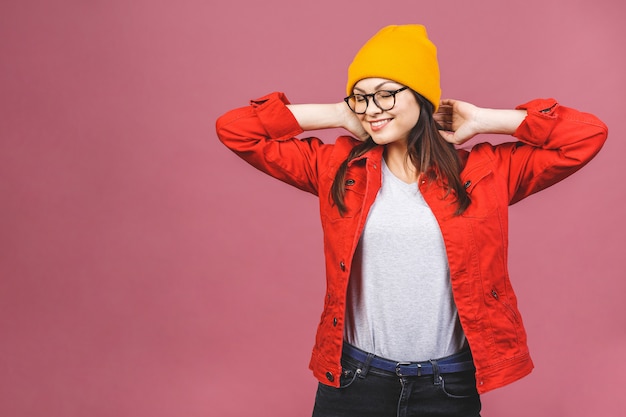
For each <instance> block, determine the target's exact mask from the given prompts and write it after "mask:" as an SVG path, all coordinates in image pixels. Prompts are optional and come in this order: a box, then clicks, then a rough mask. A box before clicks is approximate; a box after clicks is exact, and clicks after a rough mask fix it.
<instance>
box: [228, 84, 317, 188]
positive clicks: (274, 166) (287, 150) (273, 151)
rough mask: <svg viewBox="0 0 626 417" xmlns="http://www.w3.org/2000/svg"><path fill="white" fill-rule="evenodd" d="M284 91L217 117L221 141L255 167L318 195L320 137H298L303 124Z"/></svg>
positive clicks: (252, 101)
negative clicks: (299, 121) (297, 118)
mask: <svg viewBox="0 0 626 417" xmlns="http://www.w3.org/2000/svg"><path fill="white" fill-rule="evenodd" d="M286 104H289V101H288V100H287V98H286V97H285V95H284V94H283V93H278V92H275V93H271V94H268V95H266V96H264V97H261V98H259V99H256V100H251V101H250V105H249V106H246V107H242V108H238V109H235V110H231V111H229V112H227V113H226V114H224V115H223V116H221V117H220V118H218V119H217V122H216V130H217V136H218V137H219V139H220V141H221V142H222V143H224V145H226V146H227V147H228V148H229V149H230V150H232V151H233V152H235V153H236V154H237V155H239V156H240V157H241V158H242V159H244V160H245V161H246V162H248V163H249V164H250V165H252V166H254V167H255V168H257V169H259V170H261V171H263V172H265V173H267V174H269V175H271V176H272V177H274V178H277V179H279V180H281V181H283V182H286V183H288V184H290V185H293V186H295V187H297V188H299V189H301V190H304V191H308V192H310V193H312V194H315V195H317V193H318V172H317V157H318V153H319V152H320V149H321V148H323V147H325V146H329V145H324V144H323V143H322V141H320V140H319V139H317V138H305V139H298V138H296V137H295V136H296V135H299V134H301V133H302V132H303V130H302V128H301V127H300V125H299V124H298V122H297V121H296V119H295V118H294V116H293V114H292V113H291V112H290V111H289V109H288V108H287V107H286Z"/></svg>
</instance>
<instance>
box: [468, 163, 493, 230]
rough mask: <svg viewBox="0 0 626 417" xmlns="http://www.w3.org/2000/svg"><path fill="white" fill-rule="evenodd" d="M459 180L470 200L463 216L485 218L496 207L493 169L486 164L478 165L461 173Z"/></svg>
mask: <svg viewBox="0 0 626 417" xmlns="http://www.w3.org/2000/svg"><path fill="white" fill-rule="evenodd" d="M461 181H462V183H463V185H464V187H465V191H466V192H467V195H468V196H469V198H470V200H471V204H470V205H469V207H468V208H467V210H465V212H463V217H467V218H485V217H488V216H489V215H490V214H491V213H493V212H494V211H495V210H496V208H497V197H496V196H497V193H496V186H495V180H494V176H493V171H492V170H491V168H490V167H488V166H484V165H483V166H478V167H475V168H473V169H471V170H470V171H468V172H462V173H461Z"/></svg>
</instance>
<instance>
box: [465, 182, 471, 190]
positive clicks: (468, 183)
mask: <svg viewBox="0 0 626 417" xmlns="http://www.w3.org/2000/svg"><path fill="white" fill-rule="evenodd" d="M470 185H472V182H471V181H466V182H465V184H463V187H465V189H468V188H470Z"/></svg>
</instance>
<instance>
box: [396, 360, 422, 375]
mask: <svg viewBox="0 0 626 417" xmlns="http://www.w3.org/2000/svg"><path fill="white" fill-rule="evenodd" d="M411 365H416V366H417V376H422V365H421V364H419V363H415V362H398V363H396V375H397V376H400V377H402V376H408V375H402V370H401V369H400V367H401V366H411Z"/></svg>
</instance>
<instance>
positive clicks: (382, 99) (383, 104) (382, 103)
mask: <svg viewBox="0 0 626 417" xmlns="http://www.w3.org/2000/svg"><path fill="white" fill-rule="evenodd" d="M374 100H376V104H378V107H380V109H381V110H391V109H392V108H393V106H394V105H395V104H396V97H395V95H394V94H392V93H390V92H389V91H378V92H376V94H375V95H374Z"/></svg>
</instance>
